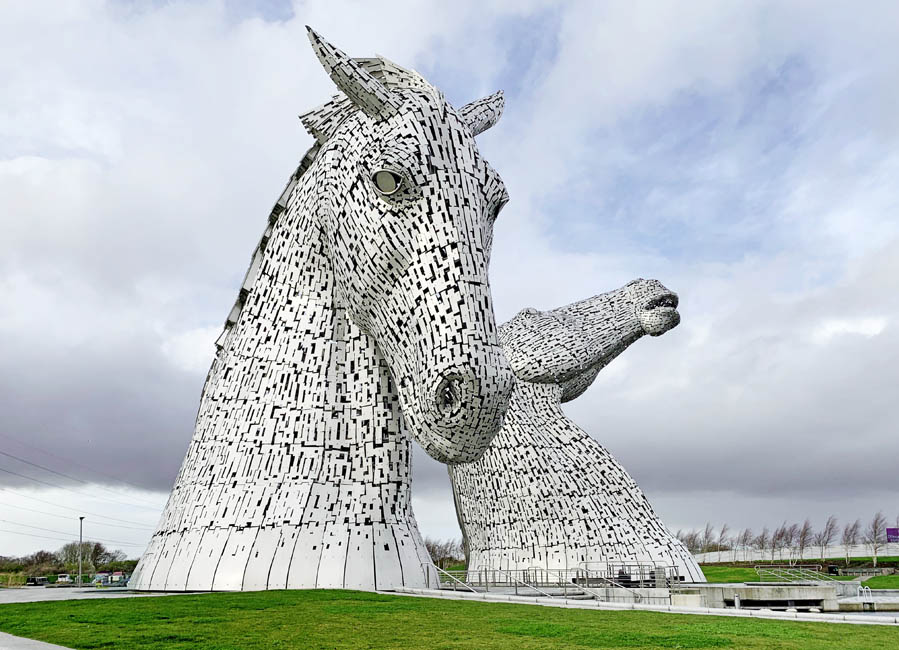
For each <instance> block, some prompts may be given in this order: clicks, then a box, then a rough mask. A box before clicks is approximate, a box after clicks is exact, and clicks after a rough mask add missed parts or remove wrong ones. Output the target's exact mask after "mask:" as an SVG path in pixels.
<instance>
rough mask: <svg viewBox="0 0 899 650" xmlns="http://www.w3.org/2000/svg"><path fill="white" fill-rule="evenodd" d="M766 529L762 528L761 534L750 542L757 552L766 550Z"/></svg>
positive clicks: (767, 534)
mask: <svg viewBox="0 0 899 650" xmlns="http://www.w3.org/2000/svg"><path fill="white" fill-rule="evenodd" d="M768 536H769V533H768V527H767V526H765V527H764V528H762V532H760V533H759V534H758V535H756V536H755V538H754V539H753V540H752V546H753V548H755V549H756V550H758V551H759V552H764V551H765V549H766V548H768Z"/></svg>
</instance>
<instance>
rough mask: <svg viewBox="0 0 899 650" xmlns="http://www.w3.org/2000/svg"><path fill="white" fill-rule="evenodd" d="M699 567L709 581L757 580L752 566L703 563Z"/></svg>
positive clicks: (757, 577)
mask: <svg viewBox="0 0 899 650" xmlns="http://www.w3.org/2000/svg"><path fill="white" fill-rule="evenodd" d="M700 568H701V569H702V573H703V574H704V575H705V579H706V580H708V581H709V582H758V580H759V574H758V573H756V572H755V569H753V568H752V567H745V566H722V565H718V564H712V565H709V564H703V565H700Z"/></svg>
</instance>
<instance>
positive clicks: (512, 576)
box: [490, 569, 555, 598]
mask: <svg viewBox="0 0 899 650" xmlns="http://www.w3.org/2000/svg"><path fill="white" fill-rule="evenodd" d="M490 570H491V571H499V572H500V573H505V574H506V575H508V576H509V577H510V578H512V580H514V581H515V582H517V583H518V584H520V585H523V586H525V587H527V588H528V589H533V590H534V591H537V592H540V593H541V594H543V595H544V596H546V597H548V598H555V596H553V595H552V594H548V593H546V592H545V591H543V590H542V589H540V588H539V587H537V586H535V585H532V584H529V583H527V582H523V581H521V580H519V579H518V578H516V577H515V576H514V575H513V574H512V572H511V571H509V570H508V569H490Z"/></svg>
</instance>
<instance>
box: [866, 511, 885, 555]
mask: <svg viewBox="0 0 899 650" xmlns="http://www.w3.org/2000/svg"><path fill="white" fill-rule="evenodd" d="M886 541H887V518H886V517H884V516H883V512H882V511H879V510H878V511H877V514H876V515H874V518H873V519H872V520H871V523H869V524H868V527H867V528H866V529H865V543H866V544H868V546H870V547H871V554H872V555H873V556H874V568H875V569H876V568H877V551H879V550H880V547H881V546H883V545H884V544H885V543H886Z"/></svg>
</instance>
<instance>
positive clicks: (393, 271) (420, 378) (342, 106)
mask: <svg viewBox="0 0 899 650" xmlns="http://www.w3.org/2000/svg"><path fill="white" fill-rule="evenodd" d="M309 37H310V41H311V42H312V46H313V48H314V50H315V53H316V55H317V56H318V58H319V60H320V61H321V63H322V65H323V66H324V68H325V70H326V71H327V72H328V73H329V74H330V76H331V78H332V79H333V81H334V83H335V84H336V85H337V87H338V88H339V89H340V90H341V91H342V94H341V95H338V96H336V97H334V98H333V99H332V100H331V101H330V102H328V103H326V104H325V105H323V106H321V107H320V108H318V109H316V110H313V111H311V112H309V113H306V114H304V115H302V116H301V119H302V121H303V124H304V125H305V126H306V128H307V129H308V130H309V132H310V133H312V134H313V135H314V136H315V138H316V140H317V142H316V144H315V145H314V146H313V147H312V148H311V149H310V150H309V152H308V153H307V154H306V155H305V156H304V158H303V159H302V161H301V163H300V165H299V167H298V168H297V170H296V172H295V173H294V174H293V175H292V176H291V178H290V180H289V182H288V184H287V187H286V189H285V190H284V192H283V194H282V195H281V198H280V199H279V200H278V202H277V203H276V205H275V207H274V209H273V210H272V213H271V215H270V217H269V222H268V226H267V228H266V230H265V233H264V234H263V236H262V239H261V241H260V242H259V245H258V246H257V248H256V250H255V253H254V255H253V258H252V263H251V265H250V269H249V271H248V272H247V275H246V278H245V281H244V283H243V287H242V289H241V291H240V296H239V298H238V300H237V303H236V304H235V306H234V309H233V310H232V312H231V314H230V315H229V317H228V320H227V324H226V327H225V331H224V332H223V333H222V336H221V337H220V338H219V340H218V342H217V347H218V351H217V355H216V358H215V360H214V361H213V363H212V367H211V369H210V371H209V375H208V377H207V379H206V384H205V386H204V389H203V394H202V397H201V401H200V408H199V413H198V415H197V422H196V428H195V431H194V436H193V439H192V441H191V444H190V448H189V450H188V452H187V456H186V458H185V459H184V462H183V465H182V467H181V470H180V472H179V474H178V477H177V480H176V482H175V486H174V488H173V490H172V493H171V496H170V497H169V501H168V504H167V505H166V508H165V511H164V513H163V515H162V519H161V521H160V523H159V525H158V528H157V530H156V533H155V534H154V536H153V538H152V540H151V542H150V545H149V547H148V549H147V550H146V552H145V554H144V556H143V558H142V559H141V561H140V564H139V565H138V567H137V570H136V571H135V574H134V576H133V577H132V580H131V583H130V584H131V586H132V587H135V588H137V589H145V590H146V589H153V590H241V589H283V588H314V587H338V588H341V587H345V588H356V589H389V588H391V587H395V586H398V585H407V586H423V585H424V584H425V582H426V578H425V576H424V573H423V571H422V566H421V565H422V563H423V562H426V561H429V558H428V556H427V552H426V551H425V548H424V544H423V543H422V540H421V536H420V534H419V532H418V528H417V526H416V523H415V518H414V516H413V514H412V510H411V505H410V499H409V489H410V457H411V453H410V451H411V450H410V437H409V432H411V436H412V437H413V438H414V439H415V440H416V441H417V442H418V443H419V444H421V445H422V447H423V448H424V449H425V450H426V451H427V453H428V454H430V455H431V456H433V457H434V458H436V459H438V460H440V461H442V462H450V463H453V462H465V461H471V460H474V459H477V458H478V457H479V456H480V455H481V454H482V453H483V452H484V450H485V449H486V448H487V446H488V444H489V443H490V441H491V440H492V438H493V437H494V435H495V434H496V433H497V431H498V430H499V426H500V424H501V420H502V416H503V413H504V412H505V410H506V406H507V404H508V400H509V395H510V393H511V390H512V381H513V377H512V373H511V370H510V368H509V366H508V363H507V362H506V360H505V358H504V356H503V353H502V349H501V347H500V345H499V341H498V338H497V330H496V325H495V322H494V318H493V309H492V301H491V296H490V290H489V284H488V280H487V262H488V257H489V250H490V243H491V239H492V228H493V221H494V220H495V219H496V216H497V213H498V212H499V210H500V208H501V207H502V206H503V204H504V203H505V202H506V200H507V195H506V192H505V189H504V186H503V183H502V181H501V180H500V178H499V176H498V175H497V174H496V172H495V171H493V169H491V167H490V166H489V165H488V164H487V163H486V162H485V161H484V160H483V159H482V158H481V157H480V155H479V154H478V150H477V147H476V146H475V142H474V137H475V136H476V135H477V134H478V133H481V132H482V131H484V130H485V129H488V128H490V127H491V126H492V125H493V124H494V123H495V122H496V121H497V119H499V116H500V114H501V113H502V108H503V98H502V95H501V94H499V93H497V94H495V95H492V96H490V97H487V98H485V99H482V100H480V101H477V102H474V103H472V104H468V105H467V106H464V107H463V108H461V109H459V110H456V109H454V108H453V107H452V106H450V105H449V104H448V103H447V102H446V100H445V99H444V97H443V95H442V94H441V93H440V92H439V91H438V90H437V89H436V88H434V87H433V86H431V85H430V84H429V83H428V82H427V81H425V80H424V79H422V78H421V77H420V76H419V75H418V74H417V73H415V72H412V71H409V70H404V69H403V68H400V67H399V66H397V65H395V64H393V63H391V62H389V61H387V60H385V59H383V58H374V59H351V58H349V57H347V56H346V55H345V54H344V53H342V52H341V51H339V50H337V49H336V48H334V47H333V46H331V45H330V44H328V43H327V42H326V41H324V40H323V39H322V38H321V37H320V36H318V35H317V34H316V33H315V32H313V31H312V30H309Z"/></svg>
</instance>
